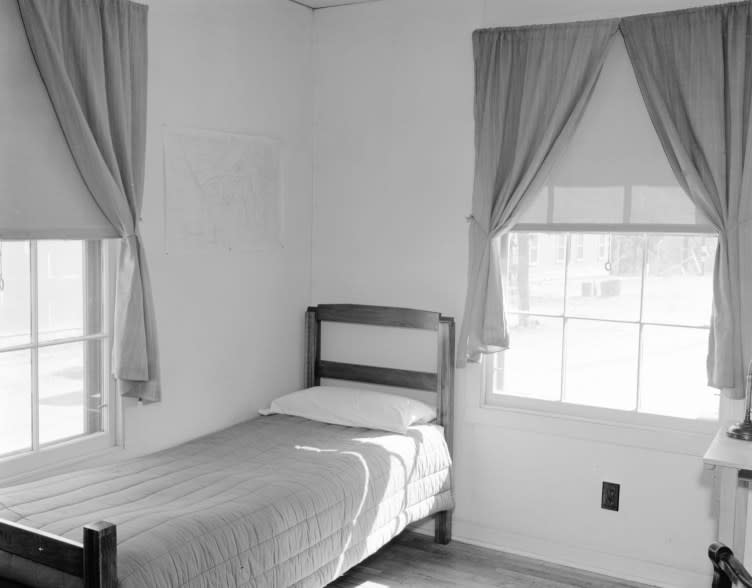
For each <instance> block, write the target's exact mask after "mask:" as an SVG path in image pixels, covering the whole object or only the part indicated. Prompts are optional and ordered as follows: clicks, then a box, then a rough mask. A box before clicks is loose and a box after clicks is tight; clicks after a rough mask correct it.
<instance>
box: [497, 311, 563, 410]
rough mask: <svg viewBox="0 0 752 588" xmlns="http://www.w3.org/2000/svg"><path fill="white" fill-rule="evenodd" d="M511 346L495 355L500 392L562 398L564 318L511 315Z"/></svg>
mask: <svg viewBox="0 0 752 588" xmlns="http://www.w3.org/2000/svg"><path fill="white" fill-rule="evenodd" d="M508 318H509V321H510V337H511V340H512V345H511V347H510V348H509V349H507V350H506V351H503V352H501V353H497V354H496V361H497V362H498V363H497V368H498V369H497V370H496V372H495V386H494V390H495V391H496V392H497V393H499V394H511V395H513V396H527V397H530V398H542V399H544V400H559V390H560V388H561V330H562V323H563V320H562V319H555V318H548V317H539V316H528V315H510V316H509V317H508Z"/></svg>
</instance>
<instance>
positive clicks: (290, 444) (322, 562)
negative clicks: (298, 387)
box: [0, 415, 453, 588]
mask: <svg viewBox="0 0 752 588" xmlns="http://www.w3.org/2000/svg"><path fill="white" fill-rule="evenodd" d="M452 506H453V502H452V495H451V476H450V457H449V452H448V450H447V447H446V443H445V442H444V437H443V433H442V430H441V428H440V427H437V426H435V425H423V426H416V427H412V428H411V429H410V431H409V432H408V434H407V435H398V434H393V433H385V432H380V431H373V430H369V429H355V428H350V427H341V426H337V425H327V424H323V423H317V422H313V421H308V420H305V419H300V418H296V417H289V416H283V415H275V416H269V417H262V418H258V419H254V420H252V421H248V422H246V423H242V424H240V425H237V426H235V427H231V428H229V429H226V430H223V431H220V432H218V433H215V434H212V435H209V436H207V437H203V438H201V439H197V440H195V441H191V442H189V443H186V444H184V445H180V446H178V447H175V448H172V449H169V450H166V451H163V452H160V453H156V454H153V455H148V456H145V457H140V458H137V459H134V460H130V461H127V462H122V463H120V464H116V465H111V466H107V467H101V468H95V469H90V470H86V471H84V472H78V473H71V474H66V475H61V476H56V477H54V478H50V479H47V480H44V481H42V482H37V483H34V484H28V485H21V486H15V487H11V488H4V489H0V518H4V519H8V520H11V521H15V522H19V523H22V524H25V525H29V526H32V527H35V528H37V529H41V530H44V531H48V532H51V533H55V534H58V535H62V536H64V537H68V538H70V539H75V540H77V541H80V540H81V527H82V526H83V525H84V524H86V523H90V522H95V521H98V520H106V521H109V522H112V523H115V524H116V525H117V532H118V578H119V585H120V586H121V587H122V588H147V587H154V588H162V587H165V588H168V587H177V586H184V587H190V588H199V587H202V588H208V587H212V588H219V587H222V588H224V587H232V586H243V587H259V588H260V587H288V586H295V587H300V588H303V587H306V588H307V587H320V586H325V585H326V584H327V583H329V582H331V581H332V580H333V579H335V578H336V577H337V576H339V575H340V574H342V573H343V572H344V571H346V570H347V569H348V568H350V567H352V566H353V565H355V564H357V563H358V562H359V561H361V560H362V559H364V558H365V557H367V556H368V555H370V554H372V553H374V552H375V551H376V550H377V549H379V548H380V547H381V546H382V545H384V544H385V543H387V542H388V541H389V540H390V539H391V538H392V537H394V536H395V535H397V534H398V533H399V532H400V531H401V530H402V529H404V527H405V526H406V525H407V524H409V523H411V522H413V521H417V520H419V519H421V518H424V517H426V516H428V515H430V514H432V513H435V512H438V511H441V510H446V509H449V508H452ZM23 564H24V562H22V561H21V560H19V558H13V557H10V556H8V555H7V554H2V556H0V569H2V566H10V567H12V568H13V570H15V572H14V573H16V575H17V576H18V578H19V579H24V576H25V579H26V581H29V582H32V583H33V585H40V586H44V585H45V584H46V585H48V586H55V587H60V586H62V585H65V584H64V580H63V579H61V577H60V575H58V574H55V575H50V576H47V575H46V574H40V573H39V572H34V574H35V575H34V577H33V578H30V577H29V576H28V574H29V573H30V567H29V566H26V565H23ZM37 567H38V566H37ZM71 584H72V583H71Z"/></svg>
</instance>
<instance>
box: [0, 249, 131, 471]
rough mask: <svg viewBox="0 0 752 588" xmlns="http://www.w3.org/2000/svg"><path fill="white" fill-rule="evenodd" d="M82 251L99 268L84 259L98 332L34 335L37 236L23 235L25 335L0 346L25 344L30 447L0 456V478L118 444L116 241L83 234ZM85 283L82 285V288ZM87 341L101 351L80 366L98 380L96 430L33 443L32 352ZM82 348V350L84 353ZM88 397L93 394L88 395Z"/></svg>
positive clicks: (35, 391)
mask: <svg viewBox="0 0 752 588" xmlns="http://www.w3.org/2000/svg"><path fill="white" fill-rule="evenodd" d="M79 240H80V241H82V242H83V243H84V250H85V251H86V253H85V255H87V256H91V254H92V251H93V250H94V249H96V250H98V254H97V256H98V257H99V259H98V260H97V261H98V264H99V267H100V269H99V271H96V270H94V266H93V265H92V264H90V263H84V267H83V271H84V278H83V279H84V281H85V282H86V281H87V280H92V279H96V280H101V284H98V287H101V290H100V291H101V297H102V301H101V302H102V304H101V306H100V308H101V312H102V316H101V328H100V329H99V332H98V333H94V334H89V335H87V334H82V335H81V336H75V337H66V338H60V339H53V340H49V341H47V340H45V341H40V340H39V329H38V316H39V309H38V300H39V293H38V288H37V286H38V280H39V277H38V273H37V270H38V262H39V259H38V255H37V253H38V252H37V242H38V241H41V239H37V240H33V239H30V240H28V241H29V256H30V264H29V267H30V271H31V276H30V278H31V282H30V296H31V301H32V302H31V309H30V315H31V317H30V318H31V340H30V341H29V343H27V344H23V345H15V346H9V347H7V348H3V350H2V352H9V351H18V350H27V349H28V350H30V352H31V365H32V390H31V394H32V403H33V404H32V411H33V413H32V427H33V430H32V447H31V448H30V449H22V450H18V451H14V452H11V453H7V454H3V455H2V456H0V469H1V470H2V472H3V473H2V476H0V481H4V482H7V481H9V480H13V479H15V478H18V477H23V476H25V475H27V474H33V473H34V472H36V471H40V470H44V469H47V468H49V467H52V466H59V465H64V464H68V463H71V462H75V461H79V460H80V459H82V458H85V457H89V456H92V455H95V454H99V453H102V452H106V451H108V450H110V449H112V448H113V447H115V446H119V445H122V423H121V415H122V410H121V399H120V397H119V395H118V394H117V393H116V388H117V387H116V383H115V379H114V377H113V376H112V369H111V354H112V332H113V308H114V302H115V267H116V259H117V248H118V247H117V244H118V243H117V241H113V240H110V239H100V240H84V239H79ZM85 292H86V289H85V288H84V293H85ZM89 320H90V315H89V313H84V333H85V332H86V330H87V329H86V324H87V321H89ZM88 341H101V342H102V344H101V345H100V346H99V349H100V350H101V354H102V357H101V358H98V362H99V365H101V371H100V370H92V369H88V370H85V371H84V378H85V379H89V378H92V377H96V378H97V379H98V380H99V382H100V386H101V391H100V392H99V393H100V395H101V397H100V404H102V405H103V406H102V411H101V413H100V414H101V416H100V417H99V418H101V428H102V430H101V431H97V432H94V433H86V434H83V435H79V436H74V437H69V438H65V439H59V440H56V441H52V442H49V443H43V444H42V443H39V432H38V427H39V402H38V392H39V387H38V381H37V380H38V373H39V372H38V369H39V366H38V354H39V351H40V350H41V349H44V348H47V347H53V346H59V345H63V344H66V343H78V342H83V343H84V344H85V343H86V342H88ZM86 352H87V351H86V348H85V349H84V353H86ZM92 397H93V396H92Z"/></svg>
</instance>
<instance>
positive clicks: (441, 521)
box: [305, 304, 454, 545]
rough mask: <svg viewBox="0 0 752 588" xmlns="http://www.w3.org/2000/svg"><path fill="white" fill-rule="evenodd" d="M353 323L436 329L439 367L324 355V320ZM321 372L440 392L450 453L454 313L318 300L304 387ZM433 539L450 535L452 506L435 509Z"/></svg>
mask: <svg viewBox="0 0 752 588" xmlns="http://www.w3.org/2000/svg"><path fill="white" fill-rule="evenodd" d="M324 321H326V322H332V323H354V324H358V325H374V326H379V327H400V328H405V329H422V330H427V331H435V332H436V334H437V337H436V339H437V343H436V371H435V372H415V371H411V370H399V369H393V368H385V367H374V366H370V365H357V364H352V363H339V362H335V361H323V360H322V359H321V323H322V322H324ZM321 378H331V379H337V380H350V381H354V382H365V383H369V384H380V385H382V386H394V387H397V388H411V389H414V390H423V391H427V392H435V393H436V416H437V418H436V421H437V422H438V424H440V425H442V426H443V427H444V437H445V438H446V442H447V445H448V446H449V453H450V454H451V453H452V433H453V429H452V420H453V416H454V319H453V318H452V317H448V316H442V315H441V314H439V313H438V312H430V311H427V310H414V309H411V308H393V307H387V306H362V305H356V304H319V305H318V306H311V307H309V308H308V312H306V356H305V387H306V388H310V387H311V386H318V385H319V384H320V383H321ZM434 517H435V526H434V541H436V543H440V544H442V545H446V544H447V543H449V542H450V541H451V540H452V512H451V511H448V510H447V511H442V512H440V513H437V514H436V515H434Z"/></svg>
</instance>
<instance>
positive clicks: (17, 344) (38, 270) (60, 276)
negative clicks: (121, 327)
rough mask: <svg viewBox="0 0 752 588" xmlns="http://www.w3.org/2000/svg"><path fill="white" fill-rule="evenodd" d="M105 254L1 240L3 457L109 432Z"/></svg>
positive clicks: (75, 243) (91, 246) (98, 248)
mask: <svg viewBox="0 0 752 588" xmlns="http://www.w3.org/2000/svg"><path fill="white" fill-rule="evenodd" d="M105 249H106V246H105V245H104V242H103V241H80V240H68V241H2V242H0V458H4V457H9V456H12V455H18V454H24V453H33V452H36V451H37V450H39V449H43V448H47V447H52V446H55V445H59V444H61V443H66V442H69V441H72V440H78V439H84V438H91V437H97V436H99V437H102V435H98V434H100V433H102V432H104V431H106V430H107V429H108V412H107V408H108V405H109V394H110V388H111V387H110V385H109V383H110V378H109V376H108V375H107V374H108V373H109V369H108V361H109V349H110V344H109V336H108V332H109V328H108V320H107V318H106V317H107V316H108V307H109V303H108V300H107V297H108V296H107V292H108V290H109V289H108V288H107V275H108V272H107V269H106V268H107V266H108V265H109V264H108V263H107V260H106V255H105Z"/></svg>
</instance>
